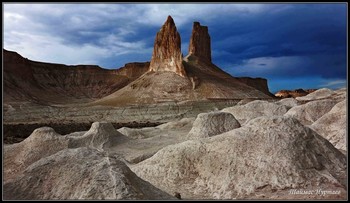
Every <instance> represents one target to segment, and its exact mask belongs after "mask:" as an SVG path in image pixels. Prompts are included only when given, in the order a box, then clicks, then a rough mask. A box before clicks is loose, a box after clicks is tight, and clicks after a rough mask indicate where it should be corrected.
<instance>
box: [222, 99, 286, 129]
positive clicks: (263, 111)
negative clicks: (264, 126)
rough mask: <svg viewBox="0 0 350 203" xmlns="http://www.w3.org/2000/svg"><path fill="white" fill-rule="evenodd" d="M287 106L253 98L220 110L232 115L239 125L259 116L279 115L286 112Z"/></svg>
mask: <svg viewBox="0 0 350 203" xmlns="http://www.w3.org/2000/svg"><path fill="white" fill-rule="evenodd" d="M287 110H288V109H287V107H286V106H283V105H277V104H274V103H270V102H268V101H261V100H255V101H252V102H249V103H247V104H245V105H240V106H233V107H228V108H224V109H222V110H221V111H222V112H228V113H231V114H233V115H234V117H235V118H236V119H237V120H238V121H239V123H240V124H241V125H244V124H245V123H246V122H247V121H249V120H251V119H253V118H257V117H260V116H281V115H284V114H285V113H286V112H287Z"/></svg>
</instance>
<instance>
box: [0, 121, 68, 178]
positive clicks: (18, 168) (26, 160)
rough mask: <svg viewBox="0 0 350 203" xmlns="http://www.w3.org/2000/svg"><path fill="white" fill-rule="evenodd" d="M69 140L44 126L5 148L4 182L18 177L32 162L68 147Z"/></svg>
mask: <svg viewBox="0 0 350 203" xmlns="http://www.w3.org/2000/svg"><path fill="white" fill-rule="evenodd" d="M68 143H69V141H68V140H67V139H65V138H64V137H63V136H61V135H60V134H58V133H56V132H55V130H54V129H52V128H50V127H42V128H38V129H36V130H34V131H33V133H32V134H31V135H30V136H29V137H28V138H27V139H25V140H23V141H22V142H20V143H17V144H12V145H7V146H5V148H4V168H3V170H4V182H6V181H8V180H9V179H11V178H13V177H16V175H17V174H18V173H20V172H22V171H23V170H24V169H25V168H27V167H28V166H29V165H30V164H32V163H34V162H36V161H38V160H39V159H41V158H43V157H46V156H50V155H51V154H54V153H56V152H58V151H61V150H62V149H66V148H68Z"/></svg>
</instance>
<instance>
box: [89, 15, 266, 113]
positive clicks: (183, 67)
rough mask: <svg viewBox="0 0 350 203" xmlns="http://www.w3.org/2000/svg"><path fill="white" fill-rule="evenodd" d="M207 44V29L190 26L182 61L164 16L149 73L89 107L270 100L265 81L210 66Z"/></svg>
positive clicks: (173, 30) (172, 27)
mask: <svg viewBox="0 0 350 203" xmlns="http://www.w3.org/2000/svg"><path fill="white" fill-rule="evenodd" d="M210 43H211V42H210V36H209V33H208V27H206V26H201V25H200V23H199V22H194V24H193V30H192V35H191V39H190V45H189V49H188V50H189V54H188V55H187V56H186V57H184V58H182V53H181V38H180V34H179V33H178V31H177V28H176V25H175V22H174V20H173V19H172V17H171V16H168V18H167V20H166V21H165V23H164V25H163V26H162V27H161V28H160V30H159V32H158V33H157V35H156V37H155V40H154V49H153V54H152V58H151V63H150V67H149V71H148V72H147V73H146V74H144V75H142V76H140V77H139V78H138V79H136V80H135V81H133V82H131V83H129V84H128V85H126V86H125V87H123V88H122V89H120V90H117V91H116V92H114V93H112V94H110V95H108V96H106V97H103V98H101V99H100V100H97V101H95V102H93V103H92V104H91V105H111V106H120V105H126V104H145V103H146V104H149V103H160V102H168V101H172V102H174V101H175V102H181V101H203V100H212V99H220V100H223V99H226V100H227V99H228V100H232V99H234V100H237V99H247V98H250V99H251V98H260V99H269V98H272V97H273V95H272V94H271V93H270V92H269V90H268V87H267V81H266V80H265V79H260V78H257V79H254V78H248V77H246V78H235V77H233V76H231V75H230V74H228V73H226V72H224V71H223V70H221V69H220V68H219V67H217V66H216V65H215V64H213V63H212V62H211V49H210V47H211V46H210Z"/></svg>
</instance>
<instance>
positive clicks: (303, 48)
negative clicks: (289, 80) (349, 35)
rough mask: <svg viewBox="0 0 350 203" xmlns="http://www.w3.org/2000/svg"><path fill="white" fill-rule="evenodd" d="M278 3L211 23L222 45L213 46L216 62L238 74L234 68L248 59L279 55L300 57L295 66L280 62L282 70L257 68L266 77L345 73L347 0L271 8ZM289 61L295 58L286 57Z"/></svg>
mask: <svg viewBox="0 0 350 203" xmlns="http://www.w3.org/2000/svg"><path fill="white" fill-rule="evenodd" d="M274 7H278V5H271V12H262V13H259V14H257V15H255V16H251V17H249V18H245V19H239V20H232V21H230V20H227V21H226V23H225V24H220V25H217V26H215V25H214V26H212V27H211V30H213V31H212V36H213V37H212V38H214V39H213V46H212V47H213V48H214V49H215V50H218V51H217V52H216V53H215V51H214V61H215V62H217V63H218V64H222V66H224V67H225V69H226V70H228V71H230V72H231V73H233V74H235V73H236V72H237V71H236V69H235V67H241V66H246V65H247V61H249V59H254V58H262V57H272V58H276V60H278V58H280V57H288V56H290V57H292V56H294V57H295V56H296V59H297V60H298V65H299V66H297V67H290V68H285V67H283V64H279V65H281V67H278V69H274V70H273V71H272V70H270V69H266V70H264V69H261V70H260V71H259V73H260V74H262V76H265V77H269V76H271V75H274V76H281V77H283V76H284V75H288V77H290V76H300V75H303V76H305V75H319V76H322V77H325V78H328V77H342V78H345V77H346V58H345V57H346V56H345V53H346V6H345V5H344V4H337V5H330V4H318V5H315V4H307V5H303V4H295V5H289V6H288V7H286V8H285V9H284V10H283V12H273V11H274V9H273V8H274ZM230 22H231V23H230ZM224 27H229V28H230V29H224ZM225 36H226V37H225ZM215 38H216V39H217V40H216V41H215ZM228 58H230V59H231V62H228ZM230 63H231V66H230V65H229V64H230ZM286 63H292V64H293V63H294V62H293V61H289V60H288V61H286ZM292 64H291V65H292ZM285 65H286V67H288V66H289V64H285ZM266 67H267V66H266ZM267 68H268V67H267ZM246 69H247V70H246V71H244V73H246V74H249V73H250V72H252V73H253V74H254V72H256V70H255V69H251V70H249V67H246ZM293 69H294V71H293V72H291V71H292V70H293ZM239 71H241V70H239ZM239 71H238V72H237V73H240V72H239ZM254 75H255V74H254Z"/></svg>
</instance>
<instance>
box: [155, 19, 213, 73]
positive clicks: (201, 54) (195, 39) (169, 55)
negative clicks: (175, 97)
mask: <svg viewBox="0 0 350 203" xmlns="http://www.w3.org/2000/svg"><path fill="white" fill-rule="evenodd" d="M188 56H195V57H197V58H198V59H199V60H201V61H203V62H208V63H211V47H210V36H209V33H208V27H207V26H201V25H200V23H199V22H194V23H193V29H192V35H191V39H190V45H189V48H188ZM182 60H183V57H182V53H181V37H180V34H179V32H178V31H177V29H176V26H175V23H174V20H173V18H172V17H171V16H168V18H167V20H166V22H165V23H164V25H163V26H162V28H161V29H160V31H159V32H158V33H157V35H156V39H155V41H154V49H153V54H152V59H151V63H150V67H149V71H155V72H157V71H171V72H175V73H176V74H178V75H180V76H182V77H186V76H187V74H186V71H185V68H184V66H183V63H182Z"/></svg>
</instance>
